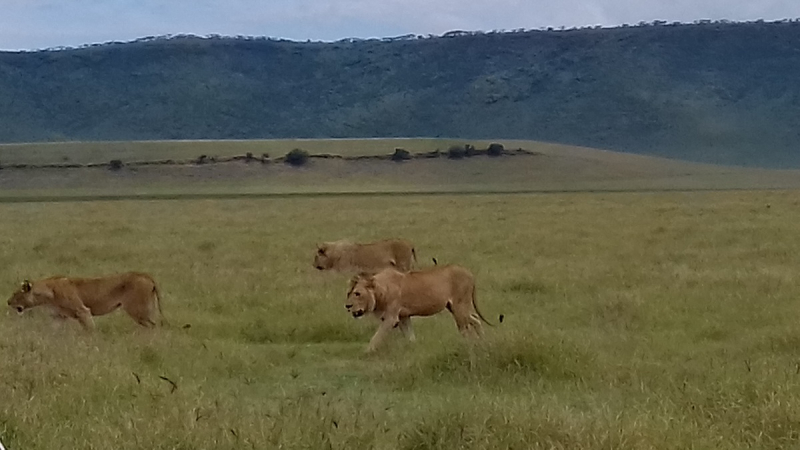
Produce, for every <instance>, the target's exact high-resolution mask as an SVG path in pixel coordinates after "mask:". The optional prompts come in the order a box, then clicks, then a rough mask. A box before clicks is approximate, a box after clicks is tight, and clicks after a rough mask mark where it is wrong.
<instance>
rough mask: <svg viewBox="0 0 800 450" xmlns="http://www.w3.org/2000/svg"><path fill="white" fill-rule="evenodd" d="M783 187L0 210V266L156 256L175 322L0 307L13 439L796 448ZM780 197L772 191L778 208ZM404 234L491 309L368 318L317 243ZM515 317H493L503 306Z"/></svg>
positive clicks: (7, 427) (153, 263)
mask: <svg viewBox="0 0 800 450" xmlns="http://www.w3.org/2000/svg"><path fill="white" fill-rule="evenodd" d="M795 197H796V193H794V192H772V193H767V192H761V193H747V192H737V193H694V194H676V193H673V194H603V195H600V194H594V195H590V194H563V195H540V196H537V195H528V196H521V195H520V196H491V195H485V196H426V197H414V196H409V197H393V198H391V199H386V198H370V197H366V198H336V199H313V198H298V199H262V200H226V201H212V200H205V201H203V200H193V201H151V202H144V201H138V202H137V201H129V202H125V201H119V202H84V203H52V204H47V203H30V204H3V205H0V241H1V242H2V245H0V257H1V258H2V261H3V262H4V266H3V268H4V270H2V272H0V286H5V289H6V290H7V291H8V293H9V294H10V292H11V291H12V290H13V289H14V288H15V287H16V286H17V283H18V282H19V280H21V279H22V278H38V277H44V276H48V275H52V274H57V273H60V274H64V275H74V276H85V275H93V274H102V273H111V272H116V271H121V270H144V271H148V272H150V273H152V274H153V275H154V276H155V278H156V279H157V280H158V281H159V282H160V284H161V289H162V291H163V306H164V310H165V313H166V315H167V318H168V320H169V325H168V326H166V327H163V328H157V329H153V330H146V329H140V328H139V327H138V326H137V325H135V324H134V323H133V321H131V320H130V319H128V318H127V317H125V315H124V313H122V312H118V313H114V314H113V315H110V316H106V317H100V318H97V320H96V322H97V325H98V330H97V332H96V333H94V334H93V335H87V334H86V333H84V332H83V331H82V330H81V329H80V327H79V326H78V325H77V324H76V323H72V322H66V323H55V322H54V321H53V320H52V319H50V318H49V317H48V316H47V314H46V312H45V311H36V310H34V311H31V313H30V314H26V315H23V316H17V315H16V314H11V313H10V312H9V313H8V314H1V315H0V330H2V332H0V440H2V442H3V443H4V444H6V446H7V447H8V448H9V450H17V449H34V450H35V449H47V450H50V449H73V448H85V449H108V448H119V449H139V448H154V449H211V448H214V449H217V448H222V449H225V448H230V449H240V448H279V447H281V448H326V449H327V448H337V449H338V448H342V449H345V448H376V449H426V448H466V449H494V448H536V449H539V448H541V449H551V448H563V449H607V448H632V449H651V448H652V449H664V448H666V449H683V448H728V449H738V448H792V447H795V446H797V445H798V444H799V442H798V441H800V434H799V433H800V427H799V426H798V423H800V422H799V421H800V406H798V405H800V375H798V374H799V373H800V370H799V369H798V367H800V366H798V356H797V355H798V350H797V345H798V343H800V330H798V327H797V325H796V324H797V320H796V314H797V305H798V303H797V298H798V294H800V288H798V287H797V285H796V283H795V280H796V277H795V273H796V269H795V268H796V267H797V266H798V263H800V256H797V255H798V251H800V239H798V238H800V236H799V235H798V234H800V231H798V228H797V226H796V224H797V223H798V221H800V210H798V208H797V200H795ZM767 204H769V206H770V207H769V208H767V207H766V205H767ZM385 236H401V237H404V238H408V239H410V240H412V241H414V242H415V244H416V246H417V249H418V256H419V260H420V261H421V263H420V264H421V265H423V266H425V265H430V263H428V261H430V258H431V257H436V258H437V260H438V261H439V264H446V263H459V264H463V265H465V266H467V267H469V268H471V269H472V270H473V271H474V272H475V274H476V277H477V285H478V294H477V295H478V303H479V306H480V308H481V310H482V311H483V312H484V314H485V315H486V316H487V317H488V318H489V319H490V320H491V321H492V322H493V323H495V324H496V326H495V327H493V328H487V337H486V339H484V340H483V341H481V342H477V343H469V342H465V341H464V340H462V338H461V337H460V336H459V334H458V332H457V330H456V327H455V324H454V322H453V320H452V318H450V317H449V316H447V315H446V313H445V314H442V315H440V316H436V317H433V318H426V319H414V327H415V329H416V334H417V341H416V342H414V343H409V342H406V341H405V340H403V339H402V337H401V336H400V333H396V335H395V336H392V338H391V339H389V340H388V341H387V342H386V346H385V347H384V348H383V349H382V351H381V352H379V353H378V354H377V355H372V356H367V355H364V354H363V349H364V348H365V346H366V343H367V342H368V340H369V338H370V336H371V334H372V333H373V331H374V329H375V327H376V324H375V323H374V322H370V321H369V320H365V319H364V320H355V319H352V318H350V317H349V316H348V315H347V313H346V311H345V310H344V307H343V305H344V295H345V288H346V279H347V277H346V276H343V275H336V274H329V273H319V272H317V271H316V270H314V269H313V267H312V266H311V262H312V259H313V252H314V248H315V243H317V242H319V241H323V240H328V239H335V238H339V237H349V238H351V239H355V240H370V239H376V238H380V237H385ZM500 314H503V315H504V320H503V322H502V323H498V316H499V315H500Z"/></svg>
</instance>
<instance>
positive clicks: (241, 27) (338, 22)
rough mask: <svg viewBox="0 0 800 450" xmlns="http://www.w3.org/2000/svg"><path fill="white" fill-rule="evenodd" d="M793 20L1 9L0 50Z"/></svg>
mask: <svg viewBox="0 0 800 450" xmlns="http://www.w3.org/2000/svg"><path fill="white" fill-rule="evenodd" d="M798 17H800V0H261V1H259V0H225V1H221V0H220V1H209V0H172V1H158V0H0V49H2V50H34V49H42V48H52V47H60V46H63V47H76V46H80V45H85V44H94V43H101V42H109V41H130V40H133V39H137V38H140V37H145V36H161V35H167V34H182V33H183V34H195V35H201V36H202V35H208V34H220V35H226V36H236V35H244V36H268V37H275V38H284V39H292V40H300V41H303V40H307V39H311V40H315V41H317V40H320V41H335V40H339V39H343V38H349V37H357V38H372V37H391V36H399V35H404V34H409V33H412V34H422V35H427V34H434V35H441V34H442V33H445V32H447V31H452V30H466V31H491V30H513V29H518V28H525V29H537V28H543V27H554V28H558V27H561V26H564V27H567V28H570V27H581V26H594V25H602V26H615V25H621V24H625V23H627V24H636V23H638V22H640V21H645V22H652V21H653V20H666V21H668V22H674V21H678V22H692V21H695V20H702V19H711V20H721V19H727V20H732V21H748V20H757V19H763V20H766V21H771V20H779V19H785V18H798Z"/></svg>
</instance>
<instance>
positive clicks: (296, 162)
mask: <svg viewBox="0 0 800 450" xmlns="http://www.w3.org/2000/svg"><path fill="white" fill-rule="evenodd" d="M286 162H287V163H288V164H291V165H293V166H302V165H305V164H306V163H307V162H308V152H307V151H305V150H302V149H299V148H296V149H294V150H292V151H290V152H289V153H287V154H286Z"/></svg>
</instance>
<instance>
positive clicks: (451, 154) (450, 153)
mask: <svg viewBox="0 0 800 450" xmlns="http://www.w3.org/2000/svg"><path fill="white" fill-rule="evenodd" d="M465 156H467V149H466V148H464V146H463V145H453V146H450V148H449V149H447V157H448V158H450V159H461V158H463V157H465Z"/></svg>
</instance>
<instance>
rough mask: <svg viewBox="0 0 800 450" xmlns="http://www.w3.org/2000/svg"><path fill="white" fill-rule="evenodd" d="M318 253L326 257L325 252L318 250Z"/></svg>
mask: <svg viewBox="0 0 800 450" xmlns="http://www.w3.org/2000/svg"><path fill="white" fill-rule="evenodd" d="M317 253H318V254H320V255H324V254H325V250H323V249H319V250H317Z"/></svg>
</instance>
